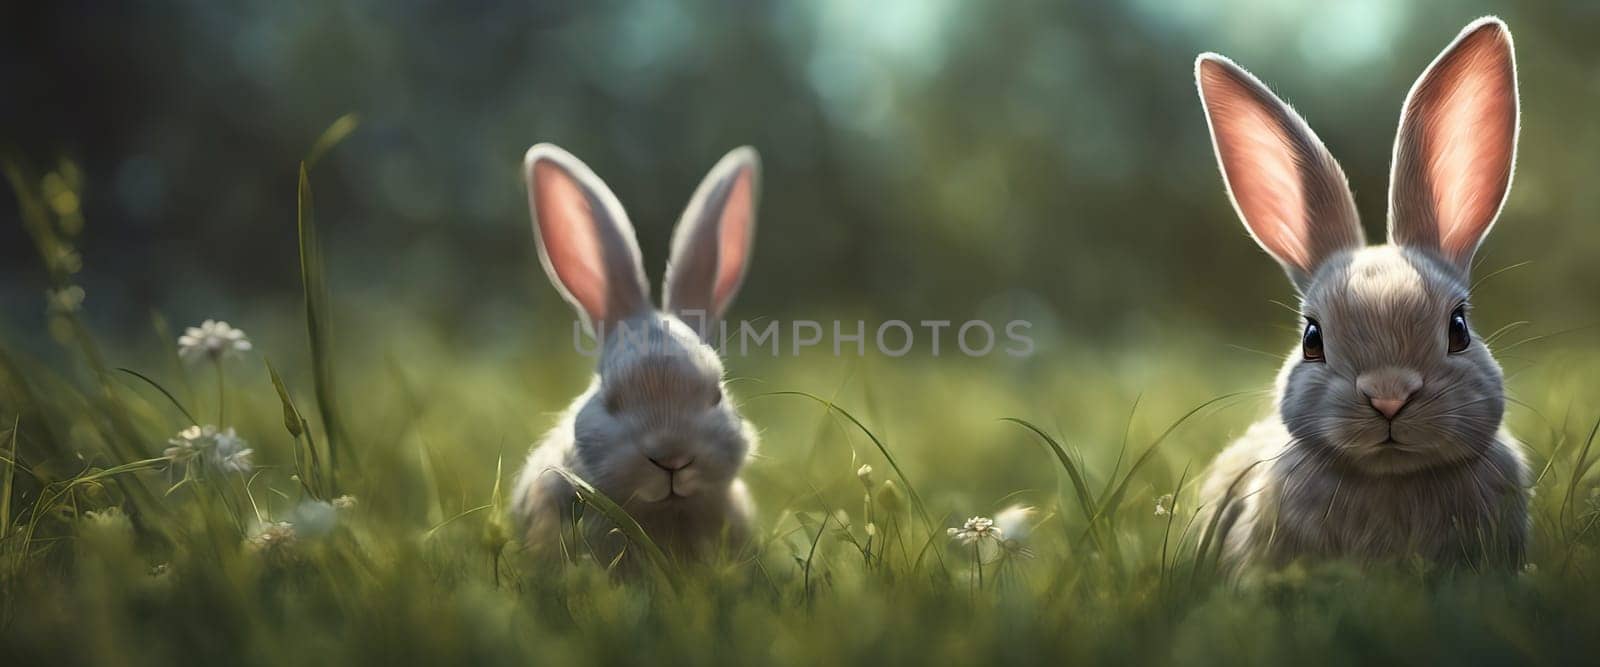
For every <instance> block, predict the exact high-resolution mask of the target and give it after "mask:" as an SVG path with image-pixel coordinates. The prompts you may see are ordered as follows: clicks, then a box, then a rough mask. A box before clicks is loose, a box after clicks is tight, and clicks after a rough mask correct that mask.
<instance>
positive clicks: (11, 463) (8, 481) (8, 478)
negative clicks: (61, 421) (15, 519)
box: [0, 413, 22, 540]
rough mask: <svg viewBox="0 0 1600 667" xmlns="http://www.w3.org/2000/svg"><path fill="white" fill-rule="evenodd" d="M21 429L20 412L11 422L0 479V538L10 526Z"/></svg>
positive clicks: (8, 530) (4, 535) (0, 538)
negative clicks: (8, 447) (6, 451)
mask: <svg viewBox="0 0 1600 667" xmlns="http://www.w3.org/2000/svg"><path fill="white" fill-rule="evenodd" d="M21 430H22V414H21V413H18V414H17V417H16V419H14V420H12V422H11V452H10V453H9V454H7V455H6V457H5V462H4V463H5V466H6V475H5V478H4V479H0V540H4V539H5V537H6V534H7V533H9V532H10V528H11V491H12V485H13V483H15V481H16V478H17V434H18V433H19V432H20V431H21Z"/></svg>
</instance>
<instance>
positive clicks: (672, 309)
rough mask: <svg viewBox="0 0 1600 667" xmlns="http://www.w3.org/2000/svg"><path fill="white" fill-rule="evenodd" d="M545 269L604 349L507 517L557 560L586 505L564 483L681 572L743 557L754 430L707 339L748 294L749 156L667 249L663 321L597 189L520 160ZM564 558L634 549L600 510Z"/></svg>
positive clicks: (616, 218) (697, 201)
mask: <svg viewBox="0 0 1600 667" xmlns="http://www.w3.org/2000/svg"><path fill="white" fill-rule="evenodd" d="M523 171H524V175H525V177H526V180H527V187H528V204H529V208H530V209H531V213H532V217H533V228H534V237H535V239H536V242H537V245H538V250H539V261H540V263H541V264H542V265H543V266H544V269H545V273H547V274H548V275H549V277H550V281H551V283H553V284H554V285H555V288H556V291H558V292H560V294H561V296H562V297H563V298H564V299H566V300H567V301H568V302H569V303H571V304H572V306H573V307H574V308H575V309H576V310H577V313H578V317H579V319H580V320H581V321H582V322H583V324H584V326H585V328H586V329H587V330H588V331H589V332H591V333H592V334H594V335H595V336H596V337H597V338H598V339H599V341H600V344H599V345H600V352H599V362H598V368H597V369H596V372H595V375H594V378H593V380H592V381H591V382H590V383H589V387H588V389H587V390H585V391H584V392H583V393H582V394H581V395H579V396H578V398H577V399H576V400H574V401H573V402H572V405H571V406H570V407H569V408H568V409H567V410H566V411H565V412H564V413H563V414H562V415H561V417H560V420H559V421H558V423H557V424H556V426H555V427H554V428H552V429H551V430H550V431H549V432H548V433H547V434H546V435H545V436H544V438H543V439H542V440H541V441H540V443H539V444H538V445H537V446H536V447H535V448H534V449H533V451H532V452H531V453H530V454H529V455H528V458H527V462H526V463H525V464H524V466H523V468H522V472H521V473H520V475H519V477H518V479H517V482H516V485H515V487H514V491H513V502H512V518H513V521H514V523H515V525H517V526H518V527H519V530H520V531H521V534H522V536H523V538H524V541H525V543H526V545H527V546H528V547H530V548H532V549H546V548H550V547H552V546H556V547H559V546H560V545H561V540H562V538H563V537H564V533H562V532H561V527H562V526H563V525H564V523H563V522H564V521H565V522H567V523H566V524H565V525H571V524H570V522H571V521H572V520H573V518H574V515H573V511H574V510H575V509H576V507H577V503H576V497H575V491H574V489H573V487H572V485H571V484H570V483H569V482H568V480H567V479H566V478H565V477H564V476H563V475H562V474H558V473H557V472H556V471H558V470H559V471H562V472H565V473H567V474H571V475H573V476H576V477H577V478H579V479H582V480H583V481H585V482H586V483H588V484H589V485H591V486H593V487H594V488H595V489H596V490H598V491H600V492H601V493H602V494H604V495H605V496H606V497H607V498H609V499H611V500H613V501H614V502H616V503H617V504H618V505H620V506H622V508H623V509H625V510H626V511H627V512H628V513H629V515H630V516H632V518H633V519H634V520H635V521H637V522H638V523H639V525H640V527H641V528H643V529H644V531H645V533H646V534H647V535H649V536H650V538H651V540H652V541H654V542H656V543H657V544H658V545H659V546H661V548H662V549H663V551H665V552H666V553H667V554H669V555H670V556H672V557H675V558H677V559H679V560H681V561H693V560H697V559H702V558H704V557H709V556H710V555H712V554H713V553H715V552H716V550H717V549H719V548H736V547H737V546H739V545H742V544H744V543H746V541H747V540H748V538H749V534H750V522H751V518H752V515H753V513H754V505H753V504H752V502H751V500H750V495H749V493H748V491H747V490H746V488H745V485H744V483H743V482H742V481H740V479H739V472H740V469H741V468H742V466H743V465H744V463H745V461H746V459H747V458H749V456H750V455H751V454H752V451H753V450H754V448H755V446H756V431H755V429H754V428H753V427H752V426H751V425H750V423H749V422H747V421H745V419H744V418H743V417H741V416H740V414H739V411H738V409H737V408H736V407H735V406H734V402H733V401H732V400H730V399H729V398H728V397H727V396H726V395H725V394H726V391H725V387H724V384H723V379H722V375H723V368H722V360H721V359H720V357H719V356H718V353H717V351H716V350H715V349H713V348H712V347H711V346H710V344H708V342H707V341H710V340H712V333H713V332H715V331H717V330H718V327H717V324H718V322H719V321H720V318H721V317H722V315H723V313H724V312H726V310H727V308H728V306H729V304H730V303H731V302H732V301H733V298H734V296H735V295H736V294H737V293H738V291H739V287H740V285H741V284H742V283H743V281H744V277H745V273H746V272H747V270H748V269H749V266H750V253H751V245H752V241H753V240H754V235H755V222H756V218H755V214H756V200H757V196H758V187H759V173H760V160H759V157H758V156H757V154H756V152H755V150H754V149H752V148H749V147H742V148H738V149H735V150H733V151H732V152H730V153H728V154H727V156H725V157H723V158H722V160H721V161H719V162H718V163H717V164H716V166H715V167H713V168H712V170H711V172H710V174H709V175H707V176H706V178H705V180H704V181H703V182H701V184H700V186H699V188H697V189H696V190H695V192H694V196H693V198H692V199H690V201H689V206H688V208H687V209H686V210H685V211H684V214H683V217H682V219H681V220H679V222H678V225H677V228H676V230H675V231H674V233H673V236H672V249H671V256H670V259H669V260H668V263H667V270H666V280H665V287H664V290H663V291H664V296H663V302H664V303H663V307H662V309H661V310H657V309H655V308H654V307H653V306H652V305H651V302H650V288H649V286H648V284H647V283H646V282H645V275H644V269H643V267H642V265H641V262H640V255H639V247H638V243H637V241H636V240H635V238H634V232H633V226H632V225H631V224H630V223H629V222H628V217H627V215H626V214H625V213H623V210H622V206H621V205H620V204H619V203H618V202H617V198H616V197H615V196H614V195H613V194H612V193H611V191H610V190H609V189H608V188H607V187H606V185H605V183H603V182H602V181H601V180H600V178H599V177H597V176H595V174H594V172H592V171H590V170H589V168H588V167H587V166H585V165H584V164H583V162H581V161H579V160H578V159H577V158H575V157H573V156H572V155H571V154H570V153H567V152H566V151H564V150H562V149H561V148H558V147H556V146H554V145H551V144H539V145H536V146H534V147H532V148H531V149H529V150H528V153H527V157H526V159H525V160H524V169H523ZM588 515H589V518H586V519H584V521H583V522H582V523H583V524H584V525H586V526H587V527H588V530H586V531H585V534H584V535H582V536H578V537H579V539H581V540H583V541H585V542H587V545H586V546H585V545H583V544H577V545H574V544H567V545H565V546H566V547H568V548H572V547H574V546H576V547H578V549H579V550H580V551H581V550H583V549H585V548H589V549H594V550H595V553H596V555H597V556H601V557H603V558H606V559H611V558H614V557H615V556H617V555H620V554H622V553H623V551H624V550H625V549H626V546H627V545H626V544H624V542H623V538H622V537H621V536H620V534H618V533H617V532H615V531H612V530H611V528H612V526H611V525H610V524H609V523H608V522H606V521H604V520H602V518H603V517H602V516H601V515H600V513H599V512H596V511H592V510H591V511H590V512H589V513H588Z"/></svg>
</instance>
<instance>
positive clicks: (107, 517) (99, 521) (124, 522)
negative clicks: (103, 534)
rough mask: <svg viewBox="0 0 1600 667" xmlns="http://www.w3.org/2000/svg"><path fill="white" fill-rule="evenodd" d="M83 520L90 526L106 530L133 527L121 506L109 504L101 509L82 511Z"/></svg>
mask: <svg viewBox="0 0 1600 667" xmlns="http://www.w3.org/2000/svg"><path fill="white" fill-rule="evenodd" d="M83 520H84V522H85V523H87V524H89V525H90V526H94V527H95V528H99V529H106V530H122V529H128V530H132V529H133V522H132V521H130V520H129V519H128V515H127V514H124V513H123V512H122V508H121V507H116V506H114V505H113V506H111V507H107V508H105V509H102V510H89V511H87V512H84V513H83Z"/></svg>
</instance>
